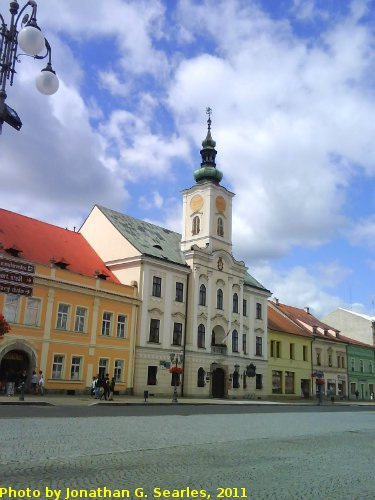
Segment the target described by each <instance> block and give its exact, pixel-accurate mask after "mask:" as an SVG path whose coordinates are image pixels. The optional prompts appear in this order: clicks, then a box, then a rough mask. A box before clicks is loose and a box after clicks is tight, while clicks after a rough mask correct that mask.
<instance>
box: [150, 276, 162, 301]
mask: <svg viewBox="0 0 375 500" xmlns="http://www.w3.org/2000/svg"><path fill="white" fill-rule="evenodd" d="M152 295H153V296H154V297H161V278H159V277H158V276H154V277H153V278H152Z"/></svg>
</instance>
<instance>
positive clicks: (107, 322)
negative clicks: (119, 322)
mask: <svg viewBox="0 0 375 500" xmlns="http://www.w3.org/2000/svg"><path fill="white" fill-rule="evenodd" d="M105 314H108V315H109V318H104V315H105ZM112 322H113V313H112V312H109V311H103V314H102V329H101V334H102V336H103V337H110V335H111V332H112Z"/></svg>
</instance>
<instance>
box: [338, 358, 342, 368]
mask: <svg viewBox="0 0 375 500" xmlns="http://www.w3.org/2000/svg"><path fill="white" fill-rule="evenodd" d="M340 365H341V356H337V368H340Z"/></svg>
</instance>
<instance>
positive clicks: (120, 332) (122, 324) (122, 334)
mask: <svg viewBox="0 0 375 500" xmlns="http://www.w3.org/2000/svg"><path fill="white" fill-rule="evenodd" d="M120 318H124V321H120ZM127 328H128V316H127V314H118V315H117V325H116V335H117V337H118V338H119V339H126V333H127V332H126V330H127Z"/></svg>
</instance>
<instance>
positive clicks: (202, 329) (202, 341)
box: [198, 324, 206, 347]
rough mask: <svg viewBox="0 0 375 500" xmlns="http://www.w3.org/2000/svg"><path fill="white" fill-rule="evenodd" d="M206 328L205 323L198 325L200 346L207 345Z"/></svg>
mask: <svg viewBox="0 0 375 500" xmlns="http://www.w3.org/2000/svg"><path fill="white" fill-rule="evenodd" d="M205 337H206V329H205V327H204V325H202V324H200V325H199V326H198V347H205V346H206V339H205Z"/></svg>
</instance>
